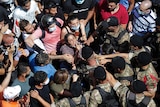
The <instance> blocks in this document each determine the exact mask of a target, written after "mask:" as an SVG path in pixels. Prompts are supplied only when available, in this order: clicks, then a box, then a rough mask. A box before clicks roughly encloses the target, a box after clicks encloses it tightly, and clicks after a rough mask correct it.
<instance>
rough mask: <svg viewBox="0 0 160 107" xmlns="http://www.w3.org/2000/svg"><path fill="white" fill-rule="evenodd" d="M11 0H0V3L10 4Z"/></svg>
mask: <svg viewBox="0 0 160 107" xmlns="http://www.w3.org/2000/svg"><path fill="white" fill-rule="evenodd" d="M12 2H13V0H0V3H5V4H10V3H12Z"/></svg>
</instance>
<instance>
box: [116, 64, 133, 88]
mask: <svg viewBox="0 0 160 107" xmlns="http://www.w3.org/2000/svg"><path fill="white" fill-rule="evenodd" d="M133 75H134V72H133V70H132V68H131V67H130V66H129V65H128V64H126V66H125V69H124V70H123V72H121V73H115V74H114V76H115V77H116V78H117V79H118V80H119V81H120V82H121V83H122V84H124V85H126V86H128V85H130V82H131V81H132V80H133Z"/></svg>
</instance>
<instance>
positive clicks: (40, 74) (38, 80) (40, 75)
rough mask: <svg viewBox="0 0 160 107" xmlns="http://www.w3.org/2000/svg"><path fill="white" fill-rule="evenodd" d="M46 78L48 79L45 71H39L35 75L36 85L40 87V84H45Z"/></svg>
mask: <svg viewBox="0 0 160 107" xmlns="http://www.w3.org/2000/svg"><path fill="white" fill-rule="evenodd" d="M46 78H47V74H46V73H45V72H44V71H37V72H36V73H35V74H34V84H35V85H40V83H43V82H44V81H45V79H46Z"/></svg>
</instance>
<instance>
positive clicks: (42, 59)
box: [35, 53, 49, 66]
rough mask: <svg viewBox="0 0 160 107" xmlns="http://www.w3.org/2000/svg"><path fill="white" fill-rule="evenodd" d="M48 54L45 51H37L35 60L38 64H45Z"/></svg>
mask: <svg viewBox="0 0 160 107" xmlns="http://www.w3.org/2000/svg"><path fill="white" fill-rule="evenodd" d="M48 60H49V56H48V55H47V54H46V53H39V54H37V55H36V58H35V62H36V64H37V65H38V66H42V65H45V64H47V61H48Z"/></svg>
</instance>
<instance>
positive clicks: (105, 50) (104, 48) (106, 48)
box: [102, 43, 114, 55]
mask: <svg viewBox="0 0 160 107" xmlns="http://www.w3.org/2000/svg"><path fill="white" fill-rule="evenodd" d="M113 52H114V47H113V45H111V44H109V43H104V44H103V46H102V54H103V55H106V54H112V53H113Z"/></svg>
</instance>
